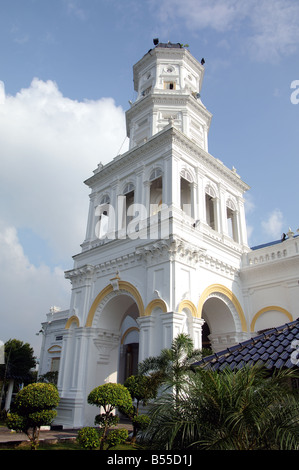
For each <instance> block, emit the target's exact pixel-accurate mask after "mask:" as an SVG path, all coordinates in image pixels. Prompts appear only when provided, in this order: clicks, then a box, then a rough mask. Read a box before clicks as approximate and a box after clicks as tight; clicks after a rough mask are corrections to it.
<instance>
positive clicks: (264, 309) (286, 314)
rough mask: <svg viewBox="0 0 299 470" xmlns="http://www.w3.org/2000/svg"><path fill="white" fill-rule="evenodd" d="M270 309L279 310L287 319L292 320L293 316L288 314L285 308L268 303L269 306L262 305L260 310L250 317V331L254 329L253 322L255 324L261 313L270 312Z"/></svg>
mask: <svg viewBox="0 0 299 470" xmlns="http://www.w3.org/2000/svg"><path fill="white" fill-rule="evenodd" d="M271 310H275V311H276V312H280V313H283V314H284V315H285V316H286V317H287V318H288V320H289V321H293V317H292V315H291V314H290V312H288V311H287V310H286V309H285V308H282V307H278V306H277V305H270V306H269V307H264V308H262V309H261V310H259V311H258V312H257V313H256V314H255V315H254V317H253V319H252V322H251V325H250V331H254V329H255V324H256V321H257V319H258V318H259V317H260V316H261V315H263V313H265V312H270V311H271Z"/></svg>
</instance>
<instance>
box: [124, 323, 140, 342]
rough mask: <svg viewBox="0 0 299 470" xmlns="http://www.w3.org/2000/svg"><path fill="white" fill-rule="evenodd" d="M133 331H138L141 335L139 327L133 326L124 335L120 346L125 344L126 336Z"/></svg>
mask: <svg viewBox="0 0 299 470" xmlns="http://www.w3.org/2000/svg"><path fill="white" fill-rule="evenodd" d="M131 331H138V333H139V328H137V326H131V327H130V328H128V329H127V330H126V331H125V332H124V334H123V335H122V337H121V340H120V344H124V340H125V338H126V336H128V334H129V333H131Z"/></svg>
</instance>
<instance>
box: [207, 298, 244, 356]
mask: <svg viewBox="0 0 299 470" xmlns="http://www.w3.org/2000/svg"><path fill="white" fill-rule="evenodd" d="M202 318H203V320H204V321H205V323H204V325H203V327H202V347H205V348H210V349H212V350H213V351H214V352H218V351H221V350H223V349H226V348H227V347H229V346H232V345H233V344H235V343H236V342H237V339H236V337H237V329H238V328H237V326H236V322H235V318H234V313H233V311H232V307H231V306H230V305H229V303H228V302H225V301H224V300H223V299H221V298H218V297H217V296H212V297H210V298H208V299H207V300H206V301H205V303H204V305H203V310H202Z"/></svg>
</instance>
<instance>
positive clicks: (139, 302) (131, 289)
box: [85, 281, 144, 327]
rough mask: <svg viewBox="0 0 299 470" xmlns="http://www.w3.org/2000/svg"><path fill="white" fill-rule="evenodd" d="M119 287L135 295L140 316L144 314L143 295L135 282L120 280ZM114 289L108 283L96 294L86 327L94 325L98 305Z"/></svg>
mask: <svg viewBox="0 0 299 470" xmlns="http://www.w3.org/2000/svg"><path fill="white" fill-rule="evenodd" d="M118 287H119V290H120V291H121V290H124V291H126V292H128V293H129V294H131V295H132V296H133V297H134V299H135V301H136V304H137V307H138V310H139V316H140V317H142V316H144V305H143V301H142V298H141V295H140V293H139V291H138V289H136V287H135V286H133V284H131V283H130V282H127V281H119V282H118ZM112 291H113V287H112V285H111V284H108V286H106V287H104V289H103V290H101V292H100V293H99V294H98V295H97V296H96V298H95V299H94V301H93V303H92V306H91V307H90V310H89V312H88V315H87V319H86V323H85V326H86V327H91V326H92V322H93V318H94V315H95V313H96V309H97V308H98V305H99V304H100V303H101V302H102V301H103V300H104V298H105V297H106V296H107V295H108V294H110V292H112Z"/></svg>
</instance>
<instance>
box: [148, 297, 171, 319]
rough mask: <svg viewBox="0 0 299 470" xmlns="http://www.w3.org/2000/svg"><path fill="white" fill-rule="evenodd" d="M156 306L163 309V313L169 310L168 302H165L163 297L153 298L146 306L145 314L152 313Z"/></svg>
mask: <svg viewBox="0 0 299 470" xmlns="http://www.w3.org/2000/svg"><path fill="white" fill-rule="evenodd" d="M154 308H160V309H161V310H162V312H163V313H166V312H167V305H166V303H165V302H164V300H162V299H154V300H152V301H151V302H150V303H149V304H148V305H147V307H146V309H145V311H144V315H145V316H148V315H151V313H152V311H153V310H154Z"/></svg>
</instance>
